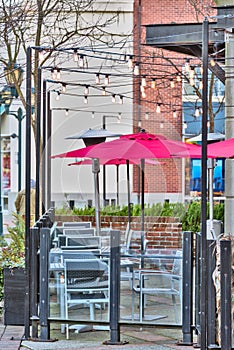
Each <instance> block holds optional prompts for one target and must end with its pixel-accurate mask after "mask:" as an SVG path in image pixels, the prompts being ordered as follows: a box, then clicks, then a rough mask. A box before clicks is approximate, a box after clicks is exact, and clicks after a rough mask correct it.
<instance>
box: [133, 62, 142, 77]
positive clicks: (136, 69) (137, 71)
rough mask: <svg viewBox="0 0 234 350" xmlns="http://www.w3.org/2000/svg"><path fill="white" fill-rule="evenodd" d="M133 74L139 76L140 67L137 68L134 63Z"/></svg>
mask: <svg viewBox="0 0 234 350" xmlns="http://www.w3.org/2000/svg"><path fill="white" fill-rule="evenodd" d="M133 74H134V75H139V74H140V67H139V64H138V63H136V64H135V66H134V70H133Z"/></svg>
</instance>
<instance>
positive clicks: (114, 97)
mask: <svg viewBox="0 0 234 350" xmlns="http://www.w3.org/2000/svg"><path fill="white" fill-rule="evenodd" d="M112 103H116V96H115V94H113V95H112Z"/></svg>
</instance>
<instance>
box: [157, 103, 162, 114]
mask: <svg viewBox="0 0 234 350" xmlns="http://www.w3.org/2000/svg"><path fill="white" fill-rule="evenodd" d="M156 113H161V104H160V103H157V106H156Z"/></svg>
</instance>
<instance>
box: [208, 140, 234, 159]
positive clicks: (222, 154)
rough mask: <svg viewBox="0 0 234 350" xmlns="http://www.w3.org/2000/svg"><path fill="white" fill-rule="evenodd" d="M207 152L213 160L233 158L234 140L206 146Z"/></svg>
mask: <svg viewBox="0 0 234 350" xmlns="http://www.w3.org/2000/svg"><path fill="white" fill-rule="evenodd" d="M207 152H208V154H209V155H210V156H212V157H214V158H234V138H231V139H228V140H225V141H220V142H214V143H211V144H210V145H208V146H207Z"/></svg>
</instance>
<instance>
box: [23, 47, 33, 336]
mask: <svg viewBox="0 0 234 350" xmlns="http://www.w3.org/2000/svg"><path fill="white" fill-rule="evenodd" d="M31 60H32V49H31V47H28V49H27V78H26V144H25V149H26V156H25V191H26V196H25V197H26V198H25V270H26V271H25V272H26V286H25V319H24V327H25V338H26V339H27V338H29V337H30V190H31V188H30V178H31V113H32V105H31V92H32V81H31V76H32V67H31Z"/></svg>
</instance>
